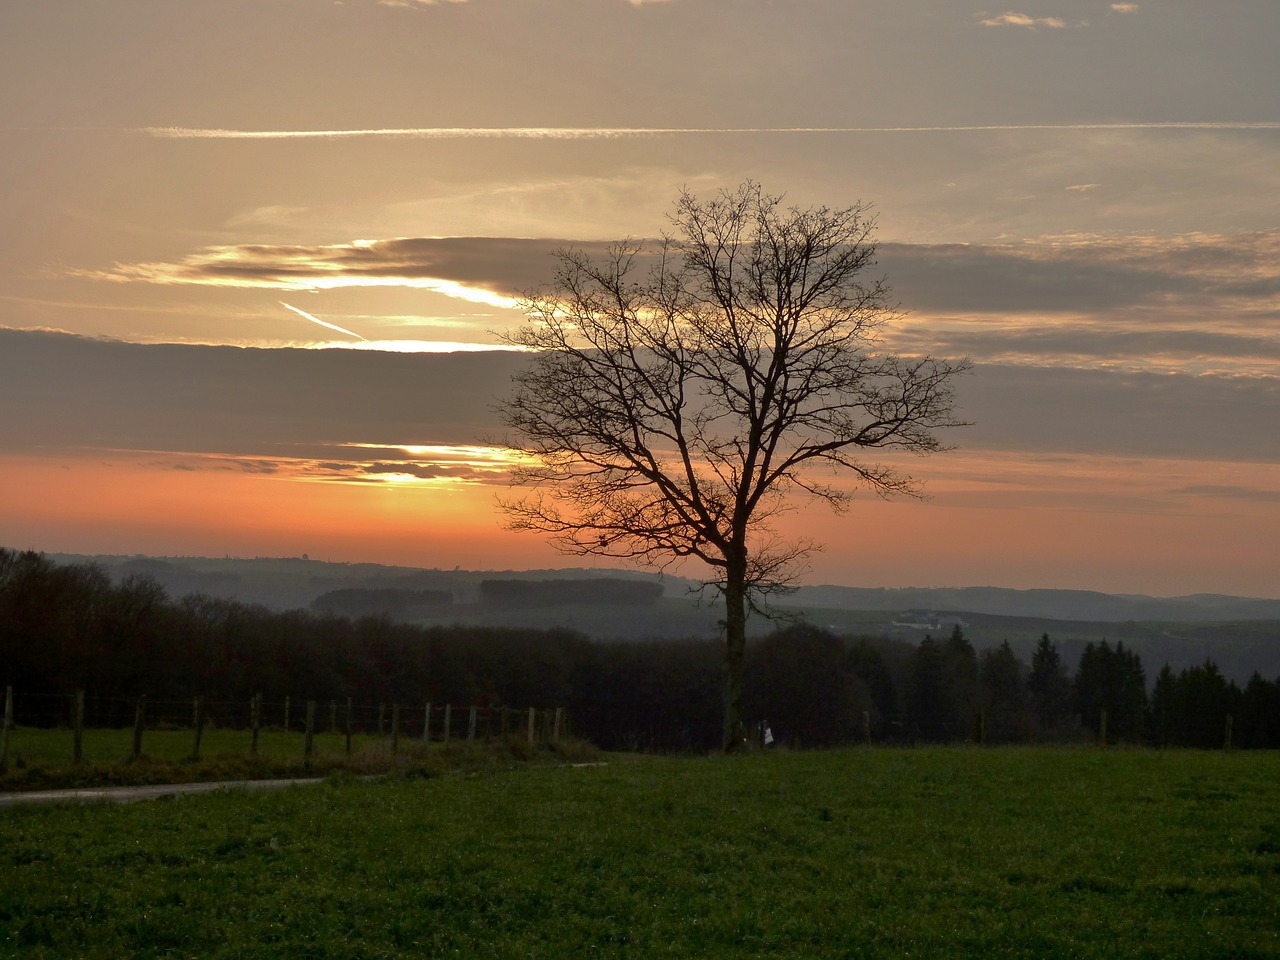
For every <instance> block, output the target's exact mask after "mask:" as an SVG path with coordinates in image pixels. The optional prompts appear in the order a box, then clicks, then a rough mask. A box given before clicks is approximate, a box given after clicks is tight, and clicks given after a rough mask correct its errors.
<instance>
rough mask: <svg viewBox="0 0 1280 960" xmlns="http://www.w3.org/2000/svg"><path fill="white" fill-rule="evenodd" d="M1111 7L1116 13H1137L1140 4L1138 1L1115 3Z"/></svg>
mask: <svg viewBox="0 0 1280 960" xmlns="http://www.w3.org/2000/svg"><path fill="white" fill-rule="evenodd" d="M1111 9H1112V10H1114V11H1115V12H1116V13H1137V12H1138V5H1137V4H1136V3H1113V4H1112V5H1111Z"/></svg>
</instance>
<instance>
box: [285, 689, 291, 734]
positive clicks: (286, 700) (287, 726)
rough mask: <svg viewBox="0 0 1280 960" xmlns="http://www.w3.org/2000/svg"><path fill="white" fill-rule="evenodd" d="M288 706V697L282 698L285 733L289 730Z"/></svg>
mask: <svg viewBox="0 0 1280 960" xmlns="http://www.w3.org/2000/svg"><path fill="white" fill-rule="evenodd" d="M289 707H290V701H289V698H288V697H285V698H284V729H285V733H288V732H289Z"/></svg>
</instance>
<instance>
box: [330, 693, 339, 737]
mask: <svg viewBox="0 0 1280 960" xmlns="http://www.w3.org/2000/svg"><path fill="white" fill-rule="evenodd" d="M329 732H330V733H337V732H338V701H337V700H330V701H329Z"/></svg>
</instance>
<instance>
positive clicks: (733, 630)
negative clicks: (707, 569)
mask: <svg viewBox="0 0 1280 960" xmlns="http://www.w3.org/2000/svg"><path fill="white" fill-rule="evenodd" d="M746 580H747V576H746V564H745V563H743V564H742V565H741V566H738V565H736V564H732V563H731V564H730V565H729V569H728V571H727V572H726V577H725V585H724V602H725V617H724V750H725V753H731V752H733V751H735V750H739V749H741V748H742V746H743V744H744V742H745V740H746V737H745V732H744V730H743V726H742V666H743V661H744V660H745V659H746V658H745V654H746V648H747V583H746Z"/></svg>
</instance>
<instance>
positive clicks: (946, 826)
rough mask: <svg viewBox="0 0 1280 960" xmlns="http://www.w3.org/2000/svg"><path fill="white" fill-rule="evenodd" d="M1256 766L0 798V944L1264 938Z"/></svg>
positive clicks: (1270, 759) (993, 755)
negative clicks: (141, 798) (94, 800)
mask: <svg viewBox="0 0 1280 960" xmlns="http://www.w3.org/2000/svg"><path fill="white" fill-rule="evenodd" d="M1277 784H1280V754H1276V753H1259V752H1251V753H1234V754H1222V753H1192V752H1175V751H1168V752H1156V751H1098V750H1093V749H1074V750H1071V749H1064V750H1051V749H1031V748H1018V749H990V750H983V749H975V748H949V749H948V748H929V749H918V750H899V749H870V750H867V749H862V750H845V751H834V752H829V753H821V752H815V753H770V754H756V755H750V756H745V757H734V758H725V757H713V758H703V759H691V758H682V759H666V758H634V757H613V756H611V757H609V758H608V763H607V764H606V765H603V766H589V767H571V766H561V767H524V768H518V769H512V770H508V771H503V772H496V773H488V774H483V775H481V774H471V775H467V776H461V775H457V776H442V777H438V778H435V779H425V780H424V779H416V780H406V779H393V780H387V781H383V782H377V783H362V782H357V781H354V780H351V779H343V778H339V779H332V780H330V781H328V782H326V783H325V784H324V785H321V786H318V787H312V788H305V789H290V790H286V791H284V792H280V793H271V794H245V793H231V794H212V795H206V796H200V797H187V798H181V799H173V800H162V801H155V802H150V803H145V804H138V805H129V806H105V805H103V806H91V807H87V808H86V807H78V806H60V807H52V808H33V807H22V808H13V809H7V810H3V811H0V956H5V957H25V958H36V957H68V956H76V957H104V958H105V957H111V958H117V957H122V956H129V957H207V958H230V957H254V958H270V957H281V958H283V957H289V958H298V957H343V958H373V957H422V956H431V957H436V956H446V955H448V956H461V957H534V958H538V957H690V958H692V957H735V958H736V957H833V958H834V957H908V956H910V957H925V958H938V957H1027V958H1032V957H1034V958H1053V957H1062V958H1066V957H1072V958H1093V957H1099V958H1100V957H1126V958H1128V957H1150V958H1162V960H1167V958H1197V960H1204V958H1223V960H1225V958H1250V957H1252V958H1262V957H1276V956H1278V955H1280V907H1278V904H1280V808H1278V807H1277V804H1276V796H1277Z"/></svg>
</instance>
